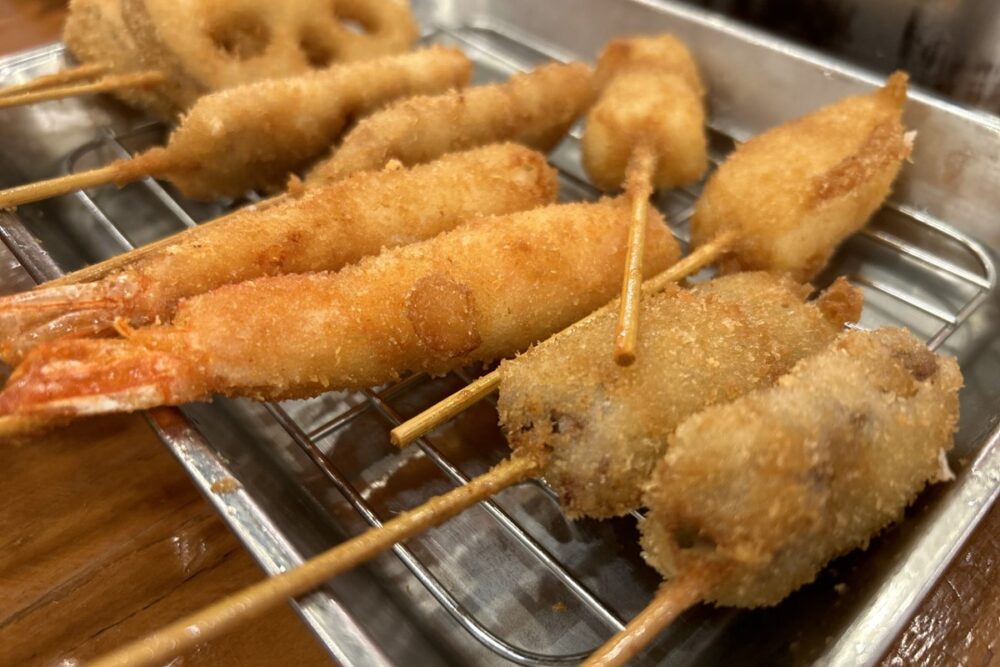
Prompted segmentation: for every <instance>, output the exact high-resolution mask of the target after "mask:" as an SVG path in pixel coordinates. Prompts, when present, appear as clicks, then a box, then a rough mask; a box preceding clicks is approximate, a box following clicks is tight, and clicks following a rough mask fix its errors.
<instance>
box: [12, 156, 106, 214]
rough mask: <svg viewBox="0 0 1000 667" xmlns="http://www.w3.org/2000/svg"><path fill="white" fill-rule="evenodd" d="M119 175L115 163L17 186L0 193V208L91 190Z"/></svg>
mask: <svg viewBox="0 0 1000 667" xmlns="http://www.w3.org/2000/svg"><path fill="white" fill-rule="evenodd" d="M120 173H121V170H120V167H119V165H118V163H117V162H112V163H111V164H109V165H107V166H104V167H99V168H97V169H91V170H89V171H81V172H77V173H75V174H67V175H65V176H60V177H58V178H50V179H48V180H44V181H36V182H34V183H27V184H25V185H18V186H15V187H13V188H8V189H7V190H3V191H0V208H15V207H17V206H20V205H21V204H28V203H31V202H35V201H41V200H42V199H48V198H49V197H57V196H59V195H65V194H68V193H70V192H76V191H77V190H83V189H85V188H92V187H95V186H98V185H107V184H108V183H113V182H115V180H116V179H117V178H118V177H119V174H120Z"/></svg>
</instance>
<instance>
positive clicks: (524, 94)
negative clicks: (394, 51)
mask: <svg viewBox="0 0 1000 667" xmlns="http://www.w3.org/2000/svg"><path fill="white" fill-rule="evenodd" d="M592 78H593V77H592V73H591V70H590V68H588V67H587V66H586V65H583V64H581V63H569V64H560V63H556V64H550V65H543V66H541V67H539V68H537V69H535V70H534V71H532V72H528V73H525V74H515V75H514V76H512V77H511V78H510V80H508V81H506V82H504V83H497V84H491V85H488V86H476V87H473V88H469V89H467V90H464V91H461V92H459V91H453V92H449V93H446V94H444V95H438V96H434V97H414V98H412V99H408V100H403V101H401V102H397V103H395V104H393V105H391V106H390V107H388V108H386V109H384V110H382V111H380V112H378V113H375V114H372V115H371V116H369V117H368V118H366V119H364V120H362V121H361V122H360V123H358V125H357V127H355V128H354V129H353V130H351V131H350V132H348V133H347V135H346V136H345V137H344V140H343V142H342V143H341V145H340V146H339V147H337V148H335V149H334V151H333V154H332V155H331V156H330V157H329V158H328V159H326V160H324V161H323V162H321V163H319V164H318V165H316V167H314V168H313V170H312V171H311V172H310V174H309V176H308V179H307V182H311V183H316V182H322V181H335V180H337V179H340V178H344V177H345V176H348V175H350V174H353V173H355V172H358V171H366V170H371V169H381V168H382V166H383V165H385V164H386V163H387V162H388V161H389V160H393V159H395V160H399V161H400V162H402V163H403V164H407V165H410V164H417V163H420V162H427V161H428V160H433V159H434V158H436V157H438V156H440V155H443V154H445V153H449V152H451V151H456V150H463V149H467V148H472V147H475V146H481V145H483V144H488V143H491V142H495V141H514V142H516V143H520V144H524V145H526V146H530V147H531V148H535V149H537V150H540V151H543V152H548V151H550V150H552V148H554V147H555V145H556V144H557V143H559V141H560V140H561V139H562V138H563V136H564V135H565V134H566V131H567V130H568V129H569V127H570V125H572V124H573V121H575V120H576V118H577V117H578V116H579V115H580V114H582V113H583V111H584V110H585V109H586V108H587V106H588V105H589V104H590V102H591V100H592V99H593V88H592V86H593V82H592Z"/></svg>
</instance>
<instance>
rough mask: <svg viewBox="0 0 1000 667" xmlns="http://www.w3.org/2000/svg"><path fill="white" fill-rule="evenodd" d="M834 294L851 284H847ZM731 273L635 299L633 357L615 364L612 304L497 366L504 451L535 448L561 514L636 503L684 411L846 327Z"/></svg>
mask: <svg viewBox="0 0 1000 667" xmlns="http://www.w3.org/2000/svg"><path fill="white" fill-rule="evenodd" d="M837 289H838V291H842V290H849V289H851V288H850V287H847V286H846V285H841V286H838V288H837ZM809 291H810V290H809V288H808V287H803V286H802V285H799V284H797V283H793V282H791V281H788V280H783V279H777V278H774V277H772V276H770V275H768V274H763V273H755V274H740V275H736V276H730V277H726V278H721V279H718V280H714V281H711V282H709V283H707V284H705V285H703V286H700V287H698V288H696V289H694V290H691V291H685V290H680V289H674V290H672V291H668V292H665V293H663V294H661V295H658V296H655V297H649V298H646V299H644V301H643V310H642V313H641V321H642V327H641V328H640V330H639V331H640V334H639V344H638V350H637V355H636V356H637V361H636V363H635V364H634V365H632V366H629V367H628V368H622V367H620V366H618V365H617V364H615V363H614V362H613V361H612V359H611V355H610V354H609V353H608V352H609V351H610V346H611V344H612V340H613V335H612V334H613V330H614V326H615V322H616V318H617V310H616V309H615V308H613V307H609V308H607V309H606V312H605V313H603V315H602V316H601V317H597V318H593V319H592V320H590V321H589V322H587V323H586V324H585V325H583V327H582V328H580V329H575V330H574V332H573V334H572V335H567V336H565V337H562V338H559V339H556V340H553V341H550V342H548V343H546V344H545V345H543V346H539V347H537V348H534V349H533V350H531V351H529V352H527V353H526V354H524V355H522V356H520V357H518V358H517V359H515V360H513V361H506V362H504V363H503V364H501V366H500V373H501V385H500V403H499V408H500V420H501V424H502V425H503V427H504V429H505V431H506V434H507V437H508V439H509V441H510V443H511V446H512V447H513V448H514V449H515V450H517V451H519V452H530V453H536V454H537V453H541V454H542V455H543V460H544V461H545V469H544V477H545V479H546V480H547V481H548V482H549V483H550V484H551V485H552V486H553V487H554V488H555V489H556V491H557V492H558V493H559V496H560V500H561V503H562V505H563V508H564V510H565V511H566V512H567V514H569V515H570V516H581V515H586V516H594V517H607V516H614V515H618V514H623V513H625V512H628V511H630V510H632V509H635V508H636V507H637V506H638V505H639V502H640V498H641V488H640V487H641V485H640V484H637V480H644V479H646V478H648V476H649V474H650V472H651V471H652V469H653V466H654V465H655V463H656V462H657V461H658V460H659V459H660V457H661V456H662V454H663V450H664V448H665V446H666V442H667V437H668V436H669V435H670V434H671V433H672V432H673V430H674V429H675V428H676V427H677V424H679V423H680V422H681V420H683V419H684V418H685V417H687V416H689V415H691V414H693V413H695V412H697V411H699V410H701V409H703V408H705V407H707V406H709V405H713V404H715V403H719V402H724V401H728V400H732V399H733V398H736V397H738V396H740V395H742V394H743V393H745V392H747V391H750V390H751V389H754V388H756V387H759V386H765V385H767V384H770V383H771V382H774V381H775V380H776V379H777V378H778V377H780V376H781V375H782V374H783V373H785V372H787V371H788V369H790V368H791V367H792V365H793V364H794V363H795V362H796V361H798V360H799V359H801V358H803V357H805V356H807V355H809V354H812V353H814V352H816V351H818V350H819V349H821V348H822V347H823V346H824V345H827V344H829V343H830V342H831V341H832V340H833V339H834V338H835V337H836V335H837V333H838V331H839V330H840V328H841V326H842V325H843V323H844V321H845V320H844V318H842V317H841V316H842V315H848V316H852V319H853V318H854V317H856V316H857V314H858V313H857V312H850V311H848V310H847V309H841V310H838V311H836V312H834V313H833V316H832V318H831V317H830V314H829V313H827V312H825V310H824V308H822V307H821V306H820V305H817V304H815V303H810V304H806V303H803V299H804V298H805V297H806V296H807V295H808V293H809Z"/></svg>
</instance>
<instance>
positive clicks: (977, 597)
mask: <svg viewBox="0 0 1000 667" xmlns="http://www.w3.org/2000/svg"><path fill="white" fill-rule="evenodd" d="M64 12H65V5H64V2H62V1H61V0H48V1H46V0H20V1H18V0H0V53H3V52H10V51H16V50H19V49H23V48H26V47H28V46H31V45H33V44H40V43H45V42H50V41H53V40H55V39H58V36H59V30H60V27H61V25H62V18H63V15H64ZM0 471H2V473H3V477H2V479H3V482H2V487H0V488H2V491H0V497H2V504H0V665H29V664H52V663H54V662H56V661H57V659H61V658H66V657H73V658H77V659H83V658H88V657H93V656H95V655H98V654H100V653H102V652H104V651H107V650H108V649H109V648H111V647H114V646H117V645H120V644H121V643H122V642H123V641H126V640H128V639H131V638H134V637H136V636H138V635H140V634H143V633H145V632H148V631H150V630H152V629H154V628H156V627H159V626H161V625H163V624H164V623H166V622H168V621H172V620H175V619H176V618H177V617H179V616H180V615H182V614H183V613H185V612H187V611H191V610H194V609H197V608H200V607H202V606H203V605H205V604H206V603H208V602H210V601H213V600H215V599H217V598H219V597H220V596H222V595H224V594H226V593H228V592H231V591H234V590H236V589H238V588H240V587H242V586H245V585H246V584H248V583H250V582H251V581H254V580H257V579H259V578H260V576H261V572H260V570H259V569H258V568H257V566H256V565H255V564H254V563H253V562H252V561H251V559H250V558H249V556H247V554H246V552H245V551H244V550H243V548H242V547H241V546H240V545H239V544H238V543H237V542H236V540H235V539H234V538H233V537H232V535H230V533H229V532H228V530H227V529H226V527H225V526H224V525H223V524H222V522H221V521H220V520H219V519H218V518H217V517H216V515H215V513H214V511H213V510H212V509H211V507H209V505H208V504H207V503H206V502H205V500H204V499H203V498H202V497H201V496H200V495H199V494H198V492H197V491H196V490H195V488H194V486H193V485H192V484H191V483H190V481H189V480H188V478H187V476H186V474H185V473H184V471H183V470H182V469H181V468H180V466H179V465H178V464H177V462H176V461H175V460H174V459H173V458H172V457H171V456H170V455H169V454H168V453H167V450H166V448H164V447H163V446H162V445H161V444H160V442H159V441H158V440H157V439H156V437H155V436H154V435H153V433H152V431H151V430H150V429H149V427H148V426H147V425H146V423H145V422H144V421H143V420H142V419H140V418H138V417H112V418H108V419H100V420H92V421H89V422H86V423H84V424H82V425H80V426H76V427H74V428H73V429H72V430H70V431H65V432H62V433H58V434H53V435H51V436H49V437H47V438H44V439H41V440H40V441H38V442H33V443H31V444H30V446H28V445H26V446H20V447H0ZM817 622H822V621H821V619H817ZM998 652H1000V507H994V509H993V510H992V511H991V512H990V515H989V516H988V518H987V519H986V521H984V523H983V524H982V525H981V527H980V529H979V531H978V532H977V533H976V535H975V536H974V537H973V539H972V540H971V541H970V543H969V544H968V546H967V547H966V549H964V550H963V552H962V553H961V554H960V555H959V556H958V558H956V560H955V562H954V563H953V564H952V566H951V567H950V569H949V570H948V572H947V574H946V576H945V577H944V578H943V579H942V580H941V582H939V584H938V585H937V586H936V587H935V589H934V590H933V592H932V593H931V595H930V596H929V597H928V599H927V600H926V601H925V603H924V605H923V607H922V608H921V610H920V611H919V613H918V614H917V616H916V617H915V618H914V620H913V622H912V623H911V625H910V627H909V628H908V629H907V630H906V632H905V633H903V635H902V636H901V637H900V639H899V641H898V643H897V645H896V647H895V648H894V649H893V651H891V652H890V654H889V655H888V656H887V657H886V659H885V664H887V665H893V666H896V665H909V664H924V665H953V664H965V665H1000V657H997V656H996V655H995V654H996V653H998ZM183 664H184V665H219V666H225V665H296V666H298V667H308V666H309V665H321V664H329V663H328V658H327V656H326V654H325V653H324V652H323V651H322V650H321V649H320V647H319V646H318V645H317V644H316V643H315V641H314V640H313V638H312V636H311V635H310V634H309V633H308V631H307V630H306V629H305V627H304V626H303V625H302V624H301V623H300V621H299V620H298V618H297V617H296V616H295V615H294V614H293V613H292V612H291V610H290V609H288V608H282V609H280V610H278V611H276V612H274V613H272V614H269V615H268V616H266V617H264V618H262V619H260V620H258V621H256V622H254V623H252V624H251V625H249V626H248V627H247V628H245V629H243V630H241V631H239V632H235V633H233V634H231V635H228V636H226V637H224V638H222V639H220V640H218V641H216V642H212V643H211V644H209V645H207V646H205V647H203V648H202V649H200V650H199V651H198V652H197V653H195V654H194V655H193V656H191V657H190V658H185V660H184V662H183Z"/></svg>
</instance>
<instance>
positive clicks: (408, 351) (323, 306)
mask: <svg viewBox="0 0 1000 667" xmlns="http://www.w3.org/2000/svg"><path fill="white" fill-rule="evenodd" d="M629 219H630V214H629V209H628V206H627V205H624V203H623V202H620V201H615V200H612V201H604V202H598V203H593V204H563V205H555V206H546V207H543V208H537V209H534V210H532V211H526V212H522V213H515V214H511V215H506V216H497V217H490V218H482V219H479V220H476V221H473V222H469V223H466V224H465V225H462V226H461V227H458V228H457V229H454V230H452V231H450V232H445V233H443V234H440V235H438V236H436V237H434V238H433V239H429V240H427V241H421V242H419V243H414V244H411V245H408V246H403V247H401V248H394V249H392V250H387V251H385V252H383V253H382V254H380V255H378V256H376V257H369V258H366V259H364V260H362V261H360V262H359V263H357V264H354V265H352V266H349V267H347V268H345V269H343V270H341V271H339V272H337V273H314V274H294V275H283V276H275V277H270V278H259V279H257V280H250V281H245V282H242V283H236V284H233V285H227V286H225V287H222V288H219V289H217V290H214V291H212V292H208V293H206V294H202V295H199V296H196V297H192V298H190V299H186V300H184V301H182V302H181V303H180V305H179V306H178V308H177V312H176V314H175V316H174V319H173V321H172V322H171V324H169V325H162V326H150V327H145V328H140V329H136V330H128V329H127V328H123V332H124V333H125V334H126V335H127V337H126V339H124V340H118V339H90V340H79V339H70V340H60V341H54V342H52V343H45V344H42V345H39V346H38V347H36V348H35V349H34V350H32V351H31V352H30V353H28V355H27V356H26V357H25V359H24V361H23V362H22V363H21V364H20V365H18V367H17V368H16V369H15V370H14V372H13V374H12V375H11V377H10V380H9V381H8V383H7V386H6V387H5V388H4V390H3V392H2V393H0V414H4V415H8V416H13V417H12V418H14V419H27V420H30V421H35V418H36V417H37V418H41V419H48V418H59V417H67V416H75V415H84V414H98V413H106V412H114V411H131V410H139V409H144V408H148V407H153V406H156V405H163V404H174V403H182V402H187V401H193V400H199V399H203V398H206V397H208V396H209V395H211V394H212V393H222V394H227V395H231V396H248V397H252V398H261V399H265V398H266V399H282V398H294V397H304V396H311V395H316V394H319V393H322V392H323V391H326V390H328V389H334V388H359V387H369V386H373V385H377V384H381V383H383V382H388V381H390V380H392V379H395V378H397V377H399V375H400V374H402V373H404V372H407V371H425V372H428V373H444V372H446V371H449V370H452V369H455V368H460V367H462V366H464V365H466V364H468V363H471V362H473V361H482V360H489V359H496V358H499V357H505V356H509V355H511V354H513V353H515V352H517V351H518V350H522V349H524V348H525V347H527V346H528V345H530V344H531V343H533V342H535V341H538V340H540V339H542V338H545V337H547V336H549V335H551V334H552V333H553V332H555V331H559V330H560V329H563V328H565V327H566V326H568V325H570V324H572V323H573V322H575V321H576V320H578V319H580V318H581V317H583V316H584V315H586V314H587V313H589V312H591V311H592V310H594V309H596V308H598V307H599V306H601V305H602V304H604V303H605V302H607V301H608V300H609V299H610V298H611V297H612V295H613V294H614V293H615V290H616V289H617V287H618V282H619V278H620V268H619V267H620V266H621V263H622V261H623V259H624V255H625V244H626V231H627V229H628V225H629ZM648 224H649V227H650V228H649V230H648V234H649V243H647V245H646V253H647V256H646V259H645V266H646V267H648V271H649V273H650V274H652V273H655V272H658V271H662V270H663V269H664V268H666V266H667V265H669V264H670V263H672V262H674V261H676V259H677V257H678V254H679V253H678V247H677V243H676V241H675V240H674V238H673V236H672V235H671V234H670V232H669V231H668V229H667V227H666V225H664V224H663V221H662V219H661V218H660V217H659V216H658V215H656V214H652V215H650V217H649V223H648Z"/></svg>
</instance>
